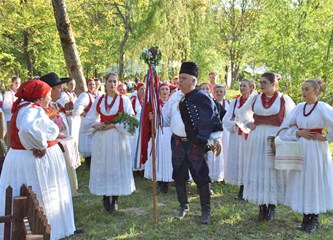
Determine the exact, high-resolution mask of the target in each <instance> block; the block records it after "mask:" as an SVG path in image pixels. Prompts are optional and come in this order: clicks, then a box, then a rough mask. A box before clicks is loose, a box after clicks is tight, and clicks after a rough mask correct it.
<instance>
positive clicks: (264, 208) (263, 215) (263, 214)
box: [258, 204, 267, 222]
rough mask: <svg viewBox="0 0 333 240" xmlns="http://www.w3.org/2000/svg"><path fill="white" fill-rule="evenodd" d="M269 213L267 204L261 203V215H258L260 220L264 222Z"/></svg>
mask: <svg viewBox="0 0 333 240" xmlns="http://www.w3.org/2000/svg"><path fill="white" fill-rule="evenodd" d="M266 215H267V206H266V204H262V205H259V215H258V221H259V222H262V221H264V220H265V219H266Z"/></svg>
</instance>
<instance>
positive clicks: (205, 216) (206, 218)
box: [200, 211, 210, 224]
mask: <svg viewBox="0 0 333 240" xmlns="http://www.w3.org/2000/svg"><path fill="white" fill-rule="evenodd" d="M200 223H201V224H209V223H210V211H204V212H202V213H201V217H200Z"/></svg>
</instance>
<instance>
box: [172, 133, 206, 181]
mask: <svg viewBox="0 0 333 240" xmlns="http://www.w3.org/2000/svg"><path fill="white" fill-rule="evenodd" d="M206 148H207V144H206V143H197V142H195V143H194V142H191V141H186V140H185V141H184V139H182V138H180V137H178V136H176V135H174V134H173V135H172V137H171V150H172V167H173V172H172V178H173V180H174V181H175V182H176V184H177V183H179V184H184V183H186V182H187V181H188V180H189V173H188V172H189V170H190V172H191V175H192V178H193V180H194V182H195V183H196V184H197V186H199V187H200V186H203V185H205V184H207V183H209V182H210V177H209V169H208V162H207V153H206Z"/></svg>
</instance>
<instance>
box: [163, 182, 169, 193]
mask: <svg viewBox="0 0 333 240" xmlns="http://www.w3.org/2000/svg"><path fill="white" fill-rule="evenodd" d="M168 191H169V183H168V182H163V183H162V192H163V193H168Z"/></svg>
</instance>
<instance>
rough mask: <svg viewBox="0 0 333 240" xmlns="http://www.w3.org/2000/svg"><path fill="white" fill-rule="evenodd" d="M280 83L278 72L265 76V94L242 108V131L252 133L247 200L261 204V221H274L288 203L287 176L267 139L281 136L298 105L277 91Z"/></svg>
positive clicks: (249, 145)
mask: <svg viewBox="0 0 333 240" xmlns="http://www.w3.org/2000/svg"><path fill="white" fill-rule="evenodd" d="M277 84H278V83H277V80H276V78H275V74H274V73H269V72H268V73H264V74H263V75H262V76H261V79H260V89H261V93H260V94H253V95H252V96H251V97H250V98H249V99H248V100H247V101H246V102H245V104H244V105H243V107H241V108H240V109H239V122H237V125H238V126H239V127H241V128H242V130H244V131H246V128H249V129H250V130H251V132H250V133H249V137H248V140H247V141H248V143H247V144H248V147H247V151H246V156H247V157H248V158H247V163H246V166H245V170H246V172H245V179H244V198H245V199H246V200H248V201H250V202H252V203H255V204H258V205H259V218H258V220H259V221H272V220H273V219H274V216H275V206H276V204H278V203H284V193H285V176H286V173H285V171H278V170H275V168H274V156H272V155H269V154H268V153H267V152H268V144H267V137H268V136H271V135H275V134H276V133H277V131H278V129H279V127H280V125H281V123H282V121H283V119H284V118H285V117H286V116H287V115H288V113H289V112H290V111H291V110H292V109H293V108H294V107H295V103H294V102H293V100H292V99H291V98H290V97H289V96H288V95H285V94H282V93H280V92H278V91H277V90H276V88H277ZM236 120H237V119H236ZM244 126H245V127H244Z"/></svg>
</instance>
